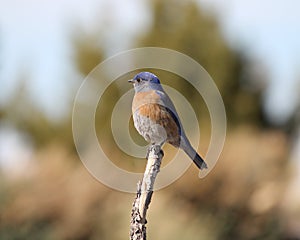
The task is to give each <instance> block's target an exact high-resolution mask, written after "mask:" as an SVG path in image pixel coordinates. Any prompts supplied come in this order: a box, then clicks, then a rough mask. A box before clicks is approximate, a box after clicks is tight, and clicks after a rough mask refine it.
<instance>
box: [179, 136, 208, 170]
mask: <svg viewBox="0 0 300 240" xmlns="http://www.w3.org/2000/svg"><path fill="white" fill-rule="evenodd" d="M180 147H181V148H182V150H183V151H184V152H185V153H186V154H187V155H188V156H189V157H190V158H191V159H192V160H193V162H194V163H195V164H196V165H197V167H198V168H199V169H201V170H202V169H205V168H207V164H206V163H205V161H204V160H203V158H202V157H200V155H199V154H198V153H197V152H196V151H195V149H194V148H193V147H192V145H191V144H190V142H189V141H188V140H187V139H186V138H185V139H182V141H181V144H180Z"/></svg>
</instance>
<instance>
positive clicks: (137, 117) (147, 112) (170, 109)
mask: <svg viewBox="0 0 300 240" xmlns="http://www.w3.org/2000/svg"><path fill="white" fill-rule="evenodd" d="M128 82H131V83H133V86H134V90H135V95H134V98H133V101H132V113H133V122H134V126H135V128H136V130H137V131H138V132H139V134H140V135H142V136H143V137H144V139H145V140H146V141H147V142H149V143H151V144H153V145H160V146H162V145H163V144H164V143H166V142H167V143H169V144H171V145H173V146H174V147H176V148H181V149H182V150H183V151H184V152H185V153H186V154H187V155H188V156H189V157H190V158H191V159H192V160H193V162H194V163H195V164H196V165H197V167H198V168H199V169H204V168H207V165H206V163H205V161H204V160H203V159H202V158H201V157H200V156H199V154H198V153H197V152H196V151H195V149H194V148H193V147H192V145H191V144H190V141H189V140H188V138H187V137H186V135H185V133H184V130H183V127H182V125H181V122H180V119H179V117H178V114H177V112H176V109H175V107H174V104H173V103H172V101H171V99H170V98H169V96H168V95H167V94H166V93H165V91H164V89H163V87H162V86H161V84H160V81H159V79H158V77H157V76H155V75H154V74H153V73H150V72H140V73H139V74H137V75H136V76H135V77H134V78H133V79H130V80H128Z"/></svg>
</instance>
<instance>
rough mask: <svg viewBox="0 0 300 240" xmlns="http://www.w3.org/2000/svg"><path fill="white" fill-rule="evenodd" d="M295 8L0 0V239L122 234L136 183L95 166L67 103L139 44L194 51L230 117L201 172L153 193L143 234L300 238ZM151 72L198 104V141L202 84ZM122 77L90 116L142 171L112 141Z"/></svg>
mask: <svg viewBox="0 0 300 240" xmlns="http://www.w3.org/2000/svg"><path fill="white" fill-rule="evenodd" d="M299 8H300V3H299V2H298V1H296V0H286V1H271V0H266V1H259V0H252V1H249V0H243V1H238V0H229V1H221V0H210V1H209V0H198V1H196V0H194V1H192V0H188V1H179V0H164V1H159V0H124V1H117V0H112V1H104V0H97V1H96V0H86V1H71V0H63V1H48V0H44V1H36V0H27V1H20V0H10V1H7V0H4V1H1V3H0V239H4V240H6V239H8V240H9V239H31V240H34V239H75V240H77V239H78V240H79V239H126V238H128V234H129V221H130V211H131V204H132V201H133V198H134V195H133V194H127V193H121V192H117V191H115V190H113V189H110V188H108V187H106V186H104V185H103V184H101V183H99V182H98V181H96V180H95V179H94V178H93V177H92V176H91V175H89V173H88V171H87V170H86V169H85V168H84V166H83V165H82V163H81V161H80V159H79V157H78V155H77V152H76V149H75V147H74V144H73V139H72V126H71V112H72V104H73V100H74V97H75V94H76V91H77V89H78V88H79V86H80V84H81V83H82V81H83V79H84V77H85V76H86V75H87V74H88V73H89V72H90V71H91V70H92V69H93V68H94V67H95V66H96V65H97V64H99V63H100V62H101V61H103V60H104V59H106V58H107V57H109V56H112V55H114V54H116V53H118V52H120V51H122V50H127V49H130V48H135V47H145V46H157V47H167V48H171V49H174V50H177V51H180V52H182V53H185V54H187V55H189V56H190V57H192V58H194V59H195V60H196V61H198V62H199V63H200V64H201V65H202V66H203V67H204V68H205V69H206V70H207V71H208V72H209V73H210V75H211V76H212V77H213V79H214V80H215V82H216V84H217V86H218V88H219V90H220V93H221V95H222V97H223V100H224V103H225V107H226V111H227V121H228V128H227V137H226V142H225V146H224V150H223V152H222V154H221V156H220V159H219V161H218V163H217V165H216V167H215V168H214V169H213V171H212V172H211V173H210V174H209V175H208V176H207V177H206V178H204V179H199V178H198V177H197V173H198V172H197V169H196V168H195V167H194V166H193V167H190V168H189V170H188V171H187V172H186V173H185V174H184V175H183V176H182V177H181V178H180V179H178V180H177V181H176V182H175V183H173V184H172V185H170V186H169V187H167V188H165V189H163V190H160V191H158V192H155V194H154V196H153V199H152V203H151V205H150V210H149V214H148V225H147V226H148V238H149V239H174V240H176V239H186V240H196V239H300V191H299V187H300V177H299V173H300V159H299V158H300V128H299V127H300V125H299V113H300V99H299V94H298V93H299V91H300V71H299V67H300V65H299V63H300V58H299V55H300V44H299V43H300V35H299V32H300V16H299ZM156 73H157V74H159V76H160V77H161V79H163V82H164V83H165V84H168V85H170V86H172V87H174V88H176V89H177V90H178V91H180V92H181V93H182V94H183V95H184V96H186V97H187V99H188V101H189V102H191V104H192V105H193V107H194V109H195V112H196V114H197V116H198V118H199V122H200V129H201V142H202V144H201V145H200V146H199V148H198V150H199V152H201V153H205V151H206V150H207V147H208V144H209V139H210V131H209V130H206V129H209V122H210V119H209V115H208V113H207V109H206V107H205V104H204V103H203V102H201V101H202V100H201V96H198V95H197V94H196V91H195V90H194V89H193V88H192V87H191V86H190V85H189V84H187V83H186V82H184V81H182V80H181V79H177V78H176V76H172V75H170V74H167V73H164V72H158V71H156ZM129 75H130V76H133V73H130V74H129ZM127 77H128V76H127ZM125 79H128V78H124V79H123V80H118V81H116V83H114V84H112V85H110V87H109V88H110V90H109V93H110V94H105V95H104V96H103V98H102V99H101V101H100V103H99V108H100V106H102V108H101V111H100V110H99V111H98V112H97V114H103V115H104V116H108V117H107V118H105V119H106V120H105V119H104V118H101V120H100V119H98V121H97V117H96V122H95V124H96V129H97V133H98V137H99V142H100V143H102V144H103V145H105V149H106V151H108V152H113V153H114V154H115V156H116V159H121V160H122V161H120V162H118V161H116V162H115V164H117V165H119V166H121V167H122V168H126V169H129V170H131V171H140V172H142V171H143V168H144V166H145V161H143V160H139V159H132V158H130V156H126V154H124V153H122V152H121V151H120V150H118V149H117V148H116V144H115V143H114V140H113V138H112V134H111V132H110V117H109V116H110V115H111V111H112V109H113V107H114V104H115V103H116V101H117V100H118V98H119V97H120V96H121V95H122V93H124V92H126V91H128V90H129V89H130V87H131V86H129V85H128V84H127V83H126V84H124V81H125ZM99 81H100V84H101V78H100V79H99ZM112 92H113V93H115V94H111V93H112ZM199 102H200V103H199ZM103 103H105V106H104V105H103ZM130 128H131V129H133V126H132V122H131V125H130ZM131 133H132V135H133V137H134V138H136V139H137V140H136V141H137V142H138V141H141V139H138V136H137V135H135V134H136V133H135V131H134V130H132V131H131ZM170 151H174V149H171V148H170Z"/></svg>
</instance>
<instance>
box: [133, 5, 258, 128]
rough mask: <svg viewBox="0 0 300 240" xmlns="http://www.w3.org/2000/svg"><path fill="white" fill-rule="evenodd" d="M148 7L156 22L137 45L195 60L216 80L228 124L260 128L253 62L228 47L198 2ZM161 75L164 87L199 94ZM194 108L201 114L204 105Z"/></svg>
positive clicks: (216, 26) (187, 94)
mask: <svg viewBox="0 0 300 240" xmlns="http://www.w3.org/2000/svg"><path fill="white" fill-rule="evenodd" d="M149 3H150V5H151V7H152V9H153V22H152V25H151V27H150V29H149V31H148V32H146V34H145V35H144V36H141V37H140V39H139V40H138V45H139V46H156V47H166V48H171V49H174V50H177V51H179V52H182V53H184V54H187V55H188V56H190V57H192V58H194V59H195V60H196V61H197V62H199V63H200V64H201V65H202V66H203V67H204V68H205V69H206V70H207V71H208V73H209V74H210V75H211V76H212V78H213V79H214V80H215V82H216V84H217V86H218V88H219V90H220V92H221V95H222V97H223V100H224V103H225V107H226V111H227V115H228V118H229V121H228V122H229V124H236V123H239V122H248V123H253V124H259V123H260V121H261V120H262V119H261V116H262V107H261V94H262V90H263V89H262V88H260V87H259V86H254V85H255V84H254V83H255V82H254V81H252V79H251V78H253V76H252V75H251V74H248V71H247V69H248V68H249V67H250V66H251V62H250V60H249V59H248V58H247V57H246V56H245V55H244V54H243V53H241V52H238V51H237V50H234V49H231V48H230V47H229V46H228V44H227V43H226V41H225V40H224V38H223V36H222V34H221V31H220V29H219V27H218V24H217V22H216V20H215V19H214V18H212V17H211V16H208V15H207V14H204V13H203V12H202V11H201V9H200V8H199V5H198V4H197V3H196V2H195V1H177V0H166V1H159V0H150V1H149ZM161 75H162V76H163V77H161V78H162V79H163V82H164V83H167V84H170V83H171V84H170V85H171V86H173V87H175V88H176V87H177V88H180V90H181V92H182V93H183V94H185V95H186V96H187V97H191V98H193V97H195V94H197V93H196V92H195V91H192V90H191V86H189V84H187V83H186V82H184V81H178V80H179V78H178V77H177V79H176V77H174V76H172V82H170V77H168V75H166V74H165V75H163V74H161ZM249 86H251V87H249ZM197 102H199V101H197ZM194 107H195V109H196V112H198V113H199V112H201V109H203V104H202V106H199V105H198V106H194ZM199 115H203V114H199Z"/></svg>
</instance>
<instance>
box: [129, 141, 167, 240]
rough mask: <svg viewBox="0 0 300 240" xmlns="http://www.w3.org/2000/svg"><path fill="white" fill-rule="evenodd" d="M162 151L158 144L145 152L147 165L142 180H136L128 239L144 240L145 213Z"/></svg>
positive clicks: (158, 168)
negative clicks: (135, 192)
mask: <svg viewBox="0 0 300 240" xmlns="http://www.w3.org/2000/svg"><path fill="white" fill-rule="evenodd" d="M162 158H163V151H162V150H161V147H160V146H159V145H151V146H150V147H149V149H148V154H147V166H146V169H145V173H144V177H143V180H142V182H141V181H139V182H138V186H137V194H136V197H135V199H134V202H133V204H132V210H131V221H130V239H131V240H146V223H147V220H146V214H147V210H148V207H149V204H150V202H151V197H152V194H153V186H154V182H155V179H156V176H157V174H158V172H159V170H160V165H161V160H162Z"/></svg>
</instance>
